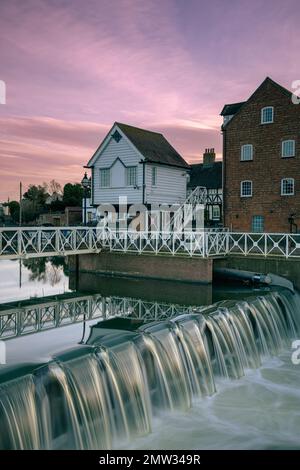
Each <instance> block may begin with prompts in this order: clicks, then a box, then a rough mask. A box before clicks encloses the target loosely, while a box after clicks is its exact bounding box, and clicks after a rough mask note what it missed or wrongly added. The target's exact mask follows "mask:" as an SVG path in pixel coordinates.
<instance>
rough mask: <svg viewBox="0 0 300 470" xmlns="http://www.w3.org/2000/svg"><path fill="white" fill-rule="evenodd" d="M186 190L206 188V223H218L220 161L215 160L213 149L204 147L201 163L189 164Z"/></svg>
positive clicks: (220, 217)
mask: <svg viewBox="0 0 300 470" xmlns="http://www.w3.org/2000/svg"><path fill="white" fill-rule="evenodd" d="M190 168H191V172H190V180H189V183H188V191H192V190H193V189H195V188H196V187H197V186H202V187H205V188H206V189H207V202H206V208H205V222H206V225H210V226H214V225H219V224H220V223H221V221H222V162H221V161H216V154H215V149H213V148H212V149H205V152H204V154H203V163H196V164H193V165H191V166H190Z"/></svg>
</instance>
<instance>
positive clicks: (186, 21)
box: [0, 0, 300, 201]
mask: <svg viewBox="0 0 300 470" xmlns="http://www.w3.org/2000/svg"><path fill="white" fill-rule="evenodd" d="M299 13H300V4H299V2H298V0H286V1H285V2H283V1H282V0H280V1H277V0H253V1H252V2H249V1H248V0H247V1H245V0H238V1H237V0H230V1H224V0H210V2H207V1H206V0H205V1H204V0H203V1H202V0H147V1H143V0H86V1H84V2H83V1H82V0H72V1H71V0H69V1H67V0H51V1H50V0H48V1H46V0H26V1H22V0H18V1H14V0H1V6H0V80H3V81H5V83H6V87H7V99H6V101H7V102H6V105H2V104H0V155H1V167H0V201H3V200H6V199H7V197H8V196H10V197H16V195H17V191H18V183H19V181H20V180H22V181H23V184H24V187H26V185H28V184H29V183H42V182H43V181H49V180H51V179H53V178H54V179H57V180H58V181H59V182H61V183H65V182H68V181H72V182H75V181H80V179H81V178H82V175H83V168H82V167H83V165H85V164H86V162H87V161H88V160H89V158H90V156H91V155H92V153H93V152H94V150H95V149H96V147H97V146H98V145H99V143H100V141H101V140H102V138H103V137H104V135H105V133H106V132H107V131H108V129H109V128H110V127H111V125H112V123H113V122H114V121H121V122H125V123H128V124H132V125H137V126H139V127H144V128H149V129H153V130H158V131H160V132H162V133H163V134H164V135H165V136H166V138H167V139H169V140H170V142H171V143H172V145H173V146H174V147H175V148H176V149H177V150H178V151H179V152H180V153H181V155H182V156H183V157H184V158H185V159H186V160H188V161H189V162H195V161H200V159H201V155H202V153H203V150H204V149H205V148H206V147H215V148H216V151H217V154H218V155H219V156H221V148H222V147H221V135H220V124H221V119H220V116H219V113H220V111H221V109H222V107H223V105H224V104H225V103H228V102H229V103H230V102H235V101H243V100H245V99H247V98H248V97H249V95H250V94H251V93H252V92H253V91H254V89H255V88H256V87H257V86H258V85H259V84H260V83H261V82H262V80H263V79H264V78H265V77H266V76H267V75H268V76H270V77H271V78H273V79H274V80H276V81H278V82H279V83H281V84H282V85H284V86H286V87H287V88H291V83H292V81H293V80H297V79H300V69H299V64H298V62H299V61H298V57H299V50H300V34H299Z"/></svg>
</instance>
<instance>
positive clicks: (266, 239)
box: [264, 233, 268, 257]
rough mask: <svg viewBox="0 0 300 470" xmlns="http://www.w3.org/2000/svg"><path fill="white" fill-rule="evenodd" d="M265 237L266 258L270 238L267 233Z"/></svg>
mask: <svg viewBox="0 0 300 470" xmlns="http://www.w3.org/2000/svg"><path fill="white" fill-rule="evenodd" d="M264 237H265V244H264V255H265V257H267V253H268V236H267V234H266V233H265V234H264Z"/></svg>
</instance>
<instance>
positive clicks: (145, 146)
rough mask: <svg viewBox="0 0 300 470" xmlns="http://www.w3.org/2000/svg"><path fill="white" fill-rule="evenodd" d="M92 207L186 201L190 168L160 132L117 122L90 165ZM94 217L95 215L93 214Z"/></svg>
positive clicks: (88, 165)
mask: <svg viewBox="0 0 300 470" xmlns="http://www.w3.org/2000/svg"><path fill="white" fill-rule="evenodd" d="M87 167H88V168H90V169H91V177H92V185H91V192H92V205H93V206H98V205H99V204H102V203H109V204H113V205H115V206H117V205H118V203H119V196H127V201H128V205H132V204H137V203H141V204H145V205H146V206H148V205H150V204H152V203H158V204H169V205H171V204H176V203H177V204H178V203H183V202H184V201H185V199H186V190H187V175H188V173H189V165H188V164H187V162H186V161H185V160H184V159H183V158H182V157H181V156H180V155H179V153H178V152H177V151H176V150H175V149H174V148H173V147H172V145H171V144H170V143H169V142H168V141H167V140H166V139H165V137H164V136H163V135H162V134H160V133H157V132H152V131H148V130H145V129H139V128H137V127H133V126H129V125H127V124H121V123H118V122H115V124H114V125H113V127H112V128H111V130H110V131H109V132H108V134H107V135H106V137H105V139H104V140H103V141H102V143H101V144H100V146H99V147H98V149H97V150H96V152H95V153H94V155H93V156H92V158H91V159H90V161H89V162H88V164H87ZM91 217H92V215H91Z"/></svg>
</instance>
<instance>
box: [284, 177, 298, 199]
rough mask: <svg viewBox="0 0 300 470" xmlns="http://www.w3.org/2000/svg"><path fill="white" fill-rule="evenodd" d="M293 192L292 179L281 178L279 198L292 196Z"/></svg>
mask: <svg viewBox="0 0 300 470" xmlns="http://www.w3.org/2000/svg"><path fill="white" fill-rule="evenodd" d="M294 192H295V180H294V178H283V179H282V180H281V196H293V195H294Z"/></svg>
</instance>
